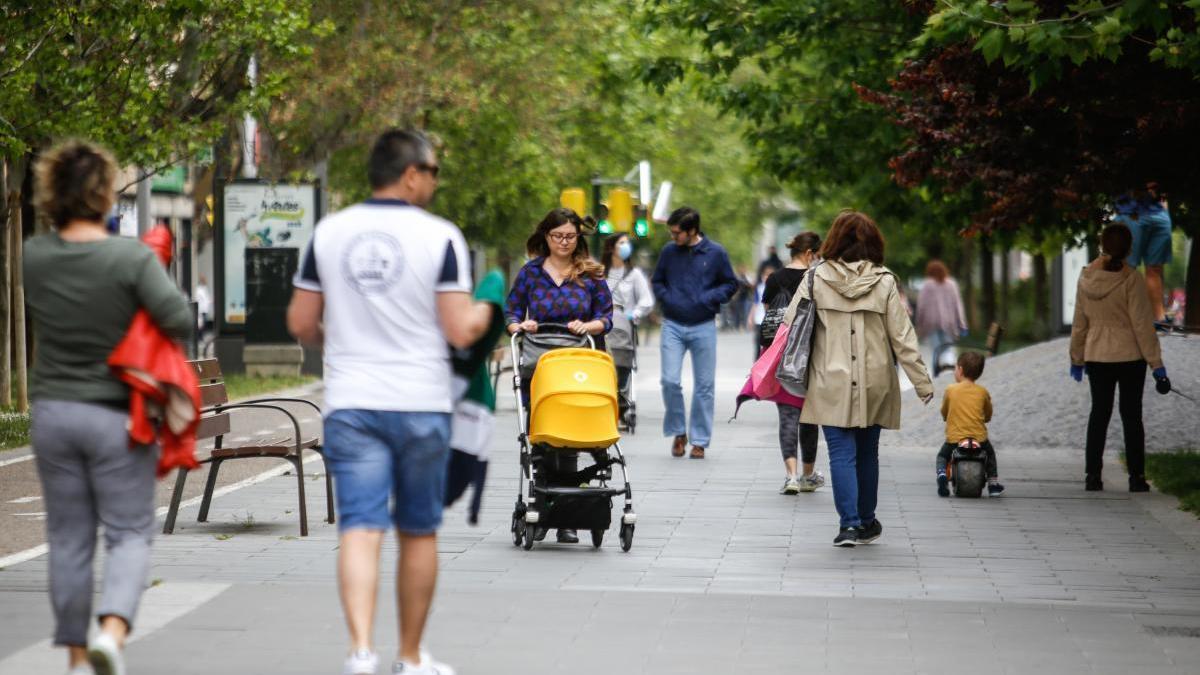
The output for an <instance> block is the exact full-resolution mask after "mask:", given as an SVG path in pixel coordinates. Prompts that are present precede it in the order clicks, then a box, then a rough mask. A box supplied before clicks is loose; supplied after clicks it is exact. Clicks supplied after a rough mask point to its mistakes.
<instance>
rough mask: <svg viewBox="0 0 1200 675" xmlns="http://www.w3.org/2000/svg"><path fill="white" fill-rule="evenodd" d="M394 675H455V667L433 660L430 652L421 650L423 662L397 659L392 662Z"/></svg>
mask: <svg viewBox="0 0 1200 675" xmlns="http://www.w3.org/2000/svg"><path fill="white" fill-rule="evenodd" d="M392 675H454V669H453V668H451V667H450V666H448V665H446V664H444V663H438V662H437V661H434V660H433V657H432V656H430V655H429V652H426V651H423V650H422V651H421V663H419V664H413V663H409V662H408V661H396V662H395V663H393V664H392Z"/></svg>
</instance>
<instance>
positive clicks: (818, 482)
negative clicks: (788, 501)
mask: <svg viewBox="0 0 1200 675" xmlns="http://www.w3.org/2000/svg"><path fill="white" fill-rule="evenodd" d="M824 484H825V476H822V475H821V472H820V471H814V472H812V473H811V474H809V475H807V476H800V491H801V492H816V491H817V488H819V487H821V486H822V485H824Z"/></svg>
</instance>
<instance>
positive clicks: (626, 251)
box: [617, 241, 633, 260]
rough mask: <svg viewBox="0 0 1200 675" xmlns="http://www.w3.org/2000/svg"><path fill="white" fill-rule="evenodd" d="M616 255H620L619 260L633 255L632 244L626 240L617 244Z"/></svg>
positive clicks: (627, 258)
mask: <svg viewBox="0 0 1200 675" xmlns="http://www.w3.org/2000/svg"><path fill="white" fill-rule="evenodd" d="M617 255H618V256H620V257H621V260H629V257H630V256H632V255H633V244H631V243H629V242H628V241H623V242H621V243H619V244H617Z"/></svg>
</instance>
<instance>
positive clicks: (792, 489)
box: [779, 476, 800, 495]
mask: <svg viewBox="0 0 1200 675" xmlns="http://www.w3.org/2000/svg"><path fill="white" fill-rule="evenodd" d="M799 493H800V483H799V482H797V481H796V477H795V476H788V477H787V479H785V480H784V481H783V487H781V488H779V494H781V495H794V494H799Z"/></svg>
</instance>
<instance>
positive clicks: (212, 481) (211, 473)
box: [196, 459, 225, 523]
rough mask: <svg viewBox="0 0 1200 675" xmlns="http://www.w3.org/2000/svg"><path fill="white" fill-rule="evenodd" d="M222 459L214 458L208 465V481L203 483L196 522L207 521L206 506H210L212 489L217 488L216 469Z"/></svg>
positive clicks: (219, 466)
mask: <svg viewBox="0 0 1200 675" xmlns="http://www.w3.org/2000/svg"><path fill="white" fill-rule="evenodd" d="M223 461H225V460H223V459H214V460H213V461H212V464H210V465H209V467H208V482H207V483H205V484H204V498H203V499H202V500H201V501H200V515H199V516H198V517H197V518H196V522H197V523H207V522H208V507H209V506H212V496H213V490H215V489H216V488H217V470H218V469H220V468H221V462H223Z"/></svg>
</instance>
